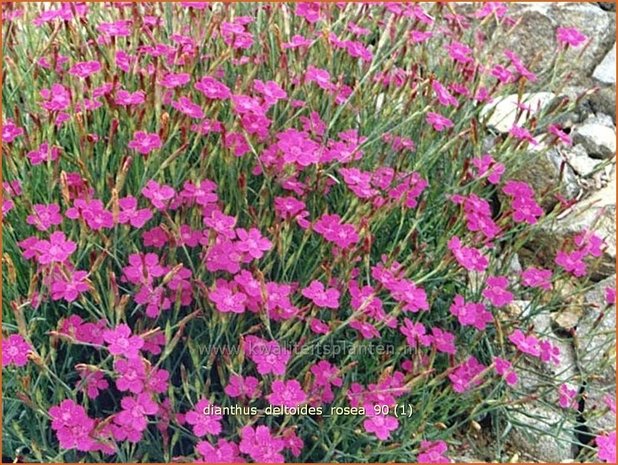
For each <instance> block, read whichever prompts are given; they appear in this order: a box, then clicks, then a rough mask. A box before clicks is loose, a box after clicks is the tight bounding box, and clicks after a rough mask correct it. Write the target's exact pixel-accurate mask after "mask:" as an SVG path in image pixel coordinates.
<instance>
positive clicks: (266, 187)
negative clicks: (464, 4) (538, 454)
mask: <svg viewBox="0 0 618 465" xmlns="http://www.w3.org/2000/svg"><path fill="white" fill-rule="evenodd" d="M3 17H4V25H3V30H2V34H3V56H4V64H5V68H4V70H3V73H4V74H3V81H4V83H3V129H2V141H3V144H2V163H3V165H2V166H3V180H4V182H3V188H4V189H3V195H4V196H3V204H2V207H3V215H4V216H3V218H4V219H3V239H4V241H3V302H2V304H3V328H2V329H3V342H2V363H3V446H4V451H3V453H4V455H5V456H8V457H10V458H13V457H16V456H21V457H22V458H24V459H26V460H28V461H43V462H51V461H54V462H61V461H90V462H92V461H108V462H128V461H130V462H135V461H141V462H148V461H206V462H218V461H235V462H242V461H255V462H283V461H284V460H286V461H305V462H319V461H342V462H350V461H355V462H359V461H399V462H406V461H408V462H410V461H418V462H447V461H449V460H451V458H452V457H457V456H459V455H461V454H465V451H466V450H467V449H468V448H469V443H468V440H467V439H466V435H465V431H467V430H468V429H469V428H470V427H480V424H481V423H483V424H484V425H491V426H490V427H489V429H491V430H492V431H494V432H495V433H496V436H495V444H494V450H495V451H496V452H495V454H496V457H495V458H496V460H508V458H509V455H508V451H507V450H506V449H505V448H504V441H505V438H506V437H507V435H508V432H509V430H510V429H511V428H512V427H513V426H514V423H513V419H512V418H511V416H510V414H511V412H512V409H517V408H522V409H527V408H530V407H531V406H534V405H535V403H537V402H543V403H551V404H552V405H554V406H555V407H556V409H557V410H558V411H560V412H561V415H563V416H564V418H565V419H569V418H571V419H572V418H575V417H576V415H577V402H578V400H579V399H578V395H579V393H578V392H577V390H575V389H573V388H572V386H570V385H569V384H568V383H565V382H561V381H557V380H552V379H548V380H547V382H546V385H545V387H546V389H545V390H544V391H542V392H538V393H537V394H536V395H533V396H529V395H525V394H524V393H523V391H522V389H521V388H522V383H525V380H523V379H522V377H521V376H520V375H521V373H522V372H525V371H530V370H531V367H533V366H534V367H538V366H543V365H555V364H557V363H558V361H559V359H560V356H561V354H560V350H559V348H558V345H557V343H556V341H555V339H554V337H553V336H552V335H550V334H545V333H543V331H541V330H540V329H539V328H538V327H536V326H535V324H534V321H535V317H537V316H538V315H546V314H547V315H548V314H551V313H553V312H555V311H557V310H558V309H560V308H561V302H562V299H563V298H564V295H565V292H567V293H570V294H571V295H579V294H581V293H582V292H584V291H585V290H586V288H587V286H588V285H589V281H588V275H589V273H588V270H589V268H590V267H591V266H594V263H595V261H596V260H598V257H599V256H600V255H601V253H602V250H603V247H604V244H603V243H602V241H601V240H600V239H599V238H598V237H597V236H596V235H595V234H593V233H592V232H591V231H581V232H580V234H578V235H577V236H576V237H575V238H573V240H572V241H569V242H567V243H564V244H561V247H560V250H559V251H558V253H557V254H556V256H555V260H554V262H553V263H552V264H551V266H547V267H540V266H535V265H533V264H524V265H525V266H524V267H523V269H521V270H520V271H514V270H513V267H512V266H511V262H512V258H513V257H514V256H515V254H517V253H518V252H519V251H520V250H522V249H523V248H525V247H529V246H530V244H531V243H532V240H533V239H534V237H535V231H537V228H538V227H539V225H540V224H542V223H543V222H548V221H551V220H552V218H555V217H556V215H558V214H559V213H560V212H561V211H562V210H564V209H565V208H566V207H567V206H569V205H570V203H571V200H572V199H567V198H563V197H560V196H557V194H556V192H534V190H533V189H532V187H531V186H529V185H528V184H526V183H525V182H523V181H521V180H520V179H518V177H517V176H516V173H518V172H520V170H521V169H522V167H525V166H526V165H528V164H529V163H531V160H532V157H534V156H535V155H534V154H533V153H532V152H531V150H530V147H531V146H533V145H537V144H539V143H541V142H543V143H545V144H547V145H548V146H550V147H553V146H559V145H560V144H570V136H569V135H568V133H567V132H566V131H563V130H562V128H561V126H560V124H559V121H560V116H561V114H563V113H564V112H566V111H567V110H568V109H569V108H570V106H571V105H573V104H574V102H572V101H571V102H569V101H567V100H565V101H562V102H560V103H559V104H557V105H553V106H551V107H550V108H546V109H543V110H539V109H538V108H532V107H530V106H529V105H528V104H527V103H526V102H525V101H524V100H523V99H522V100H521V101H520V103H519V105H518V114H519V115H520V116H521V117H520V118H519V119H517V124H515V125H513V126H512V128H511V129H510V132H509V133H508V134H504V135H497V136H496V135H495V134H494V135H493V138H492V139H491V140H492V141H493V142H492V144H489V145H488V143H487V140H488V136H490V135H492V134H491V130H490V128H488V126H487V119H488V114H487V113H484V114H483V116H482V113H481V112H482V111H483V110H484V108H487V105H489V104H491V102H493V101H495V100H496V99H497V98H499V97H500V96H501V95H506V94H513V93H515V94H517V93H519V95H523V93H524V92H530V91H535V90H538V89H547V88H559V87H560V86H561V85H564V83H565V82H566V81H567V80H568V69H567V68H568V66H567V65H568V63H566V64H565V62H564V61H561V60H560V57H561V56H563V54H564V53H565V52H566V51H567V50H572V49H573V48H575V49H577V48H582V47H584V46H585V43H586V41H587V40H588V38H587V37H585V36H584V35H582V34H581V33H580V32H579V31H577V30H575V29H570V28H559V29H558V30H557V34H558V41H559V47H558V49H557V50H556V51H555V57H556V63H555V66H553V67H552V68H551V69H550V70H549V71H547V72H543V73H540V74H538V75H537V74H535V73H534V72H532V71H531V70H530V69H529V68H528V67H527V64H526V63H523V62H522V61H521V60H520V59H519V57H518V56H517V55H516V54H515V53H514V52H512V51H510V50H501V49H499V48H496V47H495V46H494V45H493V44H494V39H495V38H496V37H499V36H500V34H504V33H505V32H506V31H508V29H509V28H511V27H512V26H513V21H512V19H511V18H510V17H509V15H508V11H507V7H506V6H505V5H503V4H499V3H490V4H485V5H482V6H481V5H479V6H477V7H470V8H468V9H467V10H466V11H465V13H464V12H462V11H459V12H458V11H456V10H455V9H453V8H452V6H448V5H445V4H423V5H417V4H397V3H388V4H370V3H365V4H345V3H336V4H328V5H326V4H322V5H320V4H318V3H298V4H260V3H249V4H236V5H221V4H218V5H217V4H206V3H189V2H184V3H179V4H169V3H168V4H157V3H151V4H140V5H136V4H131V3H128V2H115V3H113V4H108V3H106V4H85V3H71V4H69V3H63V4H53V5H50V4H47V5H45V4H29V5H27V6H24V5H13V6H10V5H9V6H6V5H3ZM489 114H490V113H489ZM546 198H552V199H554V200H555V202H553V204H556V206H555V207H554V208H553V209H552V210H551V211H544V210H543V209H542V208H541V206H540V205H541V204H542V200H543V199H546ZM606 295H607V301H608V303H611V302H613V301H614V300H615V290H614V289H613V288H611V287H608V288H607V289H606ZM524 298H525V299H526V300H528V301H530V305H529V307H528V308H527V309H526V311H525V312H516V311H513V308H514V307H513V305H514V302H515V301H517V300H521V299H524ZM601 310H602V309H600V310H599V311H601ZM271 406H272V407H277V408H279V410H275V411H274V412H272V411H271V413H266V412H264V409H266V408H267V407H271ZM217 407H227V408H228V409H229V410H228V411H227V412H225V411H223V410H218V409H217ZM310 409H311V410H310ZM609 409H613V410H614V411H615V404H614V399H613V397H608V398H607V410H609ZM230 412H231V413H230ZM516 426H517V427H524V428H525V426H526V425H516ZM558 429H559V428H558ZM614 443H615V432H614V431H595V432H592V434H589V435H588V436H587V437H586V438H585V440H581V441H580V442H579V443H578V444H577V447H579V450H580V456H581V457H582V458H585V459H588V460H604V461H610V462H611V461H615V445H614ZM24 445H27V447H25V448H24ZM612 454H613V455H612Z"/></svg>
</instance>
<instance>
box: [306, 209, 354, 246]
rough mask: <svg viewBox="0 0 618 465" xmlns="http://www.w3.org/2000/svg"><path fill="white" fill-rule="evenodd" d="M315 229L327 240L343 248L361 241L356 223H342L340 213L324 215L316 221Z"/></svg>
mask: <svg viewBox="0 0 618 465" xmlns="http://www.w3.org/2000/svg"><path fill="white" fill-rule="evenodd" d="M313 230H314V231H315V232H317V233H318V234H321V235H322V236H323V237H324V238H325V239H326V240H327V241H329V242H334V243H335V244H337V245H338V246H339V247H341V248H342V249H345V248H348V247H350V246H351V245H354V244H356V243H357V242H358V241H359V237H358V233H357V232H356V228H355V227H354V225H351V224H344V223H341V217H340V216H339V215H328V214H324V215H322V216H321V217H320V218H319V219H318V220H317V221H316V222H315V224H314V226H313Z"/></svg>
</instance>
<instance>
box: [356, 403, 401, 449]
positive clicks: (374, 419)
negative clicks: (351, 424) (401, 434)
mask: <svg viewBox="0 0 618 465" xmlns="http://www.w3.org/2000/svg"><path fill="white" fill-rule="evenodd" d="M367 412H368V416H369V418H367V419H366V420H365V421H363V428H365V431H367V432H368V433H373V434H375V435H376V436H377V438H378V439H380V440H381V441H385V440H386V439H388V438H389V437H390V436H391V431H394V430H396V429H397V428H398V427H399V420H397V418H395V417H393V416H390V415H381V414H375V413H374V410H373V408H370V409H368V411H367Z"/></svg>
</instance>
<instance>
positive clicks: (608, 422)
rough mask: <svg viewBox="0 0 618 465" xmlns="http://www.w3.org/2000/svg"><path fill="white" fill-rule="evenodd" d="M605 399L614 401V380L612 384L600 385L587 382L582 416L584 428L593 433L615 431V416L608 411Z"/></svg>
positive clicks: (595, 382) (593, 381)
mask: <svg viewBox="0 0 618 465" xmlns="http://www.w3.org/2000/svg"><path fill="white" fill-rule="evenodd" d="M607 397H609V398H611V399H614V400H615V397H616V382H615V380H614V382H613V383H602V382H599V381H595V380H591V381H589V382H588V384H587V385H586V398H585V403H584V411H583V415H584V418H585V419H586V426H587V427H588V428H590V429H591V430H592V431H593V432H601V431H604V432H605V431H613V430H615V429H616V414H615V413H614V412H612V411H611V410H609V408H608V406H607V403H606V398H607Z"/></svg>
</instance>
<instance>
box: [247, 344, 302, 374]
mask: <svg viewBox="0 0 618 465" xmlns="http://www.w3.org/2000/svg"><path fill="white" fill-rule="evenodd" d="M244 352H245V354H246V355H247V357H249V359H251V360H253V361H254V362H255V363H256V365H257V370H258V373H259V374H261V375H267V374H268V373H272V374H274V375H284V374H285V369H286V365H287V363H288V361H289V360H290V356H291V355H292V354H291V353H290V351H289V350H287V349H285V348H283V347H281V346H280V345H279V344H278V343H277V342H276V341H265V340H264V339H260V338H259V337H256V336H247V337H245V339H244Z"/></svg>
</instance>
